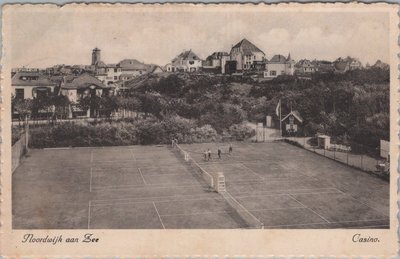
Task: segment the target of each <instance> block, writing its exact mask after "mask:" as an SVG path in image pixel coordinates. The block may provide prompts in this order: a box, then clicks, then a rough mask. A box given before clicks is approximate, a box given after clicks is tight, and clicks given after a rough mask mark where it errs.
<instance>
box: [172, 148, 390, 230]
mask: <svg viewBox="0 0 400 259" xmlns="http://www.w3.org/2000/svg"><path fill="white" fill-rule="evenodd" d="M180 146H181V148H182V149H184V150H186V151H187V152H188V154H189V155H190V156H191V157H192V158H194V159H196V161H197V163H198V164H199V165H200V166H201V167H202V168H204V169H205V170H206V171H207V172H209V173H213V172H223V173H224V175H225V181H226V191H227V192H228V193H229V194H230V195H232V196H233V197H234V198H235V199H236V200H237V201H238V202H239V203H240V204H241V205H243V207H245V209H247V210H248V211H249V212H250V213H251V214H252V215H254V216H255V217H256V218H257V219H258V220H259V221H261V222H262V224H263V225H264V227H265V228H389V183H388V182H386V181H384V180H382V179H380V178H377V177H374V176H372V175H369V174H366V173H364V172H361V171H358V170H356V169H353V168H350V167H348V166H346V165H343V164H340V163H338V162H335V161H332V160H330V159H327V158H324V157H321V156H319V155H317V154H314V153H312V152H309V151H307V150H304V149H301V148H298V147H295V146H292V145H290V144H287V143H284V142H269V143H233V152H232V153H231V154H229V151H228V145H227V144H214V143H213V144H192V145H180ZM218 148H220V149H221V151H222V156H221V159H219V158H218V156H217V150H218ZM208 149H210V150H211V152H212V156H211V157H212V159H211V160H210V161H205V159H204V151H205V150H208Z"/></svg>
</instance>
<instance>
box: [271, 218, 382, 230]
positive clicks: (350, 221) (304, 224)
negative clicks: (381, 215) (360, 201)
mask: <svg viewBox="0 0 400 259" xmlns="http://www.w3.org/2000/svg"><path fill="white" fill-rule="evenodd" d="M374 221H386V220H385V219H376V220H374V219H371V220H348V221H334V222H329V223H328V225H332V224H343V223H356V222H374ZM326 224H327V223H326V222H320V223H300V224H283V225H268V226H265V227H267V228H268V227H294V226H307V225H326ZM339 228H340V227H339ZM349 228H351V227H349Z"/></svg>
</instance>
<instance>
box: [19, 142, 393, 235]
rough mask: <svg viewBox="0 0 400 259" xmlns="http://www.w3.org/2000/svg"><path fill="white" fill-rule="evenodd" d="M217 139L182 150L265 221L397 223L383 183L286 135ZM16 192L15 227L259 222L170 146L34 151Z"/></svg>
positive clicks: (286, 224) (275, 224)
mask: <svg viewBox="0 0 400 259" xmlns="http://www.w3.org/2000/svg"><path fill="white" fill-rule="evenodd" d="M217 145H218V144H191V145H181V147H182V148H183V149H185V150H186V151H188V153H189V155H190V156H191V157H192V158H194V159H195V160H197V162H198V163H199V164H200V166H201V167H202V168H204V169H205V170H207V171H208V172H223V173H224V175H225V179H226V190H227V192H228V193H229V194H230V195H231V196H233V197H234V198H235V199H236V200H237V201H238V202H239V203H240V204H241V205H243V207H244V208H245V209H246V210H248V211H249V212H250V213H251V214H253V215H254V216H255V217H256V218H257V219H259V220H260V221H261V222H262V223H263V224H264V226H265V228H389V183H388V182H386V181H384V180H381V179H379V178H376V177H374V176H372V175H369V174H366V173H363V172H361V171H358V170H355V169H352V168H350V167H347V166H345V165H342V164H340V163H337V162H335V161H332V160H329V159H327V158H324V157H321V156H319V155H317V154H313V153H311V152H308V151H306V150H303V149H300V148H297V147H294V146H291V145H289V144H286V143H283V142H271V143H258V144H252V143H233V152H232V154H230V155H229V154H228V146H227V145H219V147H220V148H221V150H222V152H223V154H222V158H221V159H218V158H217V157H216V151H217ZM208 148H210V149H211V150H212V152H213V153H212V160H211V161H204V159H203V154H202V152H204V150H205V149H208ZM12 199H13V228H15V229H163V228H166V229H176V228H184V229H201V228H207V229H215V228H228V229H231V228H248V227H250V226H249V225H248V224H247V222H246V221H244V220H243V218H241V217H240V216H239V215H238V214H237V213H236V212H235V210H234V209H233V208H232V207H230V206H229V204H228V203H227V202H226V200H225V199H224V198H223V197H222V195H220V194H218V193H216V192H214V191H213V190H211V189H210V188H209V187H208V185H207V184H206V182H205V181H204V180H203V179H202V177H200V176H199V175H198V174H197V173H196V171H195V170H193V169H192V168H191V167H190V166H189V165H188V164H186V162H185V161H184V159H183V158H182V157H181V156H180V155H179V153H178V152H176V151H174V149H173V148H171V147H170V146H167V145H165V146H127V147H105V148H71V149H44V150H35V149H33V150H31V152H30V154H29V157H27V158H26V159H25V160H24V162H23V163H22V165H20V167H18V168H17V170H16V171H15V172H14V173H13V179H12Z"/></svg>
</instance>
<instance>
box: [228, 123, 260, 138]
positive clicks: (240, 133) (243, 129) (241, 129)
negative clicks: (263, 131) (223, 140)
mask: <svg viewBox="0 0 400 259" xmlns="http://www.w3.org/2000/svg"><path fill="white" fill-rule="evenodd" d="M228 133H229V135H230V136H231V137H232V138H233V139H235V140H238V141H242V140H245V139H248V138H251V137H253V136H255V134H256V132H255V130H254V129H252V128H250V127H248V126H246V125H244V124H234V125H232V126H230V127H229V130H228Z"/></svg>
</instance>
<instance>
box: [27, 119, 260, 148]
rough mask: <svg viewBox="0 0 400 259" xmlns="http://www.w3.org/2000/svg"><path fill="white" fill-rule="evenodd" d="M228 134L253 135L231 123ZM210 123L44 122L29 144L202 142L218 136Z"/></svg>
mask: <svg viewBox="0 0 400 259" xmlns="http://www.w3.org/2000/svg"><path fill="white" fill-rule="evenodd" d="M228 134H229V135H230V136H231V137H232V139H234V140H243V139H244V138H247V137H250V136H252V135H253V132H252V130H251V129H249V128H247V127H246V126H243V125H233V126H232V127H230V128H229V130H228ZM221 138H222V136H220V135H219V134H218V133H217V132H216V130H215V129H213V127H211V126H210V125H203V126H197V125H196V124H195V123H194V122H193V121H190V120H187V119H183V118H180V117H173V118H170V119H167V120H163V121H158V120H156V119H146V120H140V121H135V122H121V121H120V122H101V123H96V124H92V123H88V122H65V123H61V124H58V125H55V126H51V125H46V126H42V127H37V128H32V129H31V130H30V142H29V143H30V147H32V148H52V147H87V146H124V145H138V144H139V145H153V144H169V143H171V140H172V139H177V140H178V142H179V143H204V142H214V141H218V140H221Z"/></svg>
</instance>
